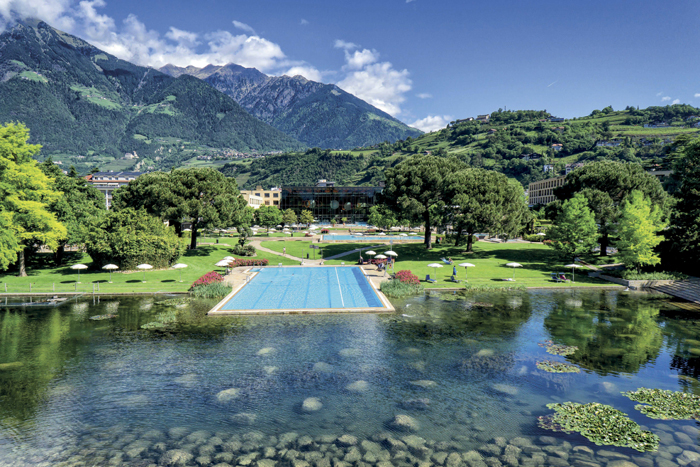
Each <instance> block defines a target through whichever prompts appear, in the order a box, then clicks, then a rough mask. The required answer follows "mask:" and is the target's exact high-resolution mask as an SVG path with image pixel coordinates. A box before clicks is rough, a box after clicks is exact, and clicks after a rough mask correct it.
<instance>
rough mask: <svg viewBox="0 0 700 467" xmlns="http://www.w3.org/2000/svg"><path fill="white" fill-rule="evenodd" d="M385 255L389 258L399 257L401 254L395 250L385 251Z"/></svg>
mask: <svg viewBox="0 0 700 467" xmlns="http://www.w3.org/2000/svg"><path fill="white" fill-rule="evenodd" d="M384 254H385V255H389V256H399V254H398V253H397V252H395V251H394V250H389V251H385V252H384Z"/></svg>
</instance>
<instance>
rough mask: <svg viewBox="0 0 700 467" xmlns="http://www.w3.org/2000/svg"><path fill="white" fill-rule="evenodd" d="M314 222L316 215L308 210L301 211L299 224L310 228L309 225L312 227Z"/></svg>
mask: <svg viewBox="0 0 700 467" xmlns="http://www.w3.org/2000/svg"><path fill="white" fill-rule="evenodd" d="M313 221H314V215H313V213H312V212H311V211H309V210H308V209H305V210H303V211H301V215H300V216H299V222H301V223H302V224H306V225H307V226H309V225H311V223H312V222H313Z"/></svg>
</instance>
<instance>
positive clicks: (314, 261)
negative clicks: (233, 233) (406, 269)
mask: <svg viewBox="0 0 700 467" xmlns="http://www.w3.org/2000/svg"><path fill="white" fill-rule="evenodd" d="M312 238H314V237H306V238H305V239H304V240H307V239H312ZM262 241H263V240H252V241H251V242H250V244H251V245H253V247H255V249H256V250H260V251H264V252H267V253H272V254H273V255H277V256H284V257H285V258H289V259H293V260H296V261H299V262H300V263H301V261H304V265H307V264H308V265H320V264H321V261H327V260H329V259H339V258H342V257H343V256H348V255H352V254H355V253H359V252H361V251H365V250H371V249H373V248H380V247H382V246H386V245H381V244H380V245H372V246H366V247H362V248H355V249H354V250H352V251H346V252H345V253H340V254H338V255H333V256H329V257H328V258H323V259H302V258H298V257H296V256H292V255H290V254H286V255H285V254H282V253H280V252H279V251H274V250H271V249H269V248H265V247H264V246H262V245H261V242H262ZM264 241H269V240H264ZM285 241H290V240H285ZM292 241H294V240H292ZM299 241H301V240H299ZM307 241H308V240H307Z"/></svg>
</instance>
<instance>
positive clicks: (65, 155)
mask: <svg viewBox="0 0 700 467" xmlns="http://www.w3.org/2000/svg"><path fill="white" fill-rule="evenodd" d="M0 121H1V122H6V121H21V122H24V123H25V124H26V125H27V126H28V127H29V128H30V130H31V138H32V141H33V142H39V143H41V144H42V145H43V146H44V148H43V150H42V156H43V157H47V156H52V157H53V159H54V160H56V161H61V162H63V165H65V166H67V165H68V164H75V165H76V166H77V167H78V169H79V170H83V171H86V170H87V169H88V168H90V167H93V166H99V167H101V168H103V169H109V168H114V169H126V168H132V166H134V165H139V167H138V168H141V169H147V168H148V167H153V168H168V167H173V166H177V165H179V164H181V163H182V162H183V161H185V160H187V159H190V158H192V157H193V156H194V155H197V154H206V153H207V152H212V151H222V150H232V151H242V152H245V151H253V150H255V151H283V150H295V149H300V148H303V145H302V144H301V143H299V142H298V141H296V140H294V139H293V138H291V137H289V136H287V135H285V134H284V133H282V132H280V131H278V130H276V129H274V128H272V127H271V126H269V125H267V124H265V123H263V122H261V121H259V120H257V119H256V118H255V117H253V116H251V115H250V114H249V113H248V112H246V111H245V110H244V109H243V108H242V107H241V106H240V105H238V104H237V103H236V102H235V101H234V100H233V99H231V98H230V97H228V96H226V95H224V94H222V93H220V92H218V91H216V90H215V89H213V88H211V87H210V86H209V85H207V84H205V83H203V82H202V81H200V80H198V79H195V78H193V77H190V76H182V77H180V78H177V79H176V78H173V77H171V76H168V75H166V74H164V73H161V72H159V71H157V70H154V69H151V68H145V67H140V66H136V65H133V64H131V63H128V62H126V61H123V60H120V59H117V58H116V57H113V56H111V55H109V54H107V53H105V52H103V51H101V50H99V49H97V48H95V47H93V46H92V45H90V44H88V43H87V42H85V41H82V40H81V39H78V38H76V37H74V36H71V35H69V34H66V33H63V32H61V31H58V30H56V29H54V28H52V27H51V26H49V25H48V24H46V23H44V22H41V21H25V22H23V23H21V24H18V25H17V26H15V27H14V28H12V29H11V30H8V31H6V32H4V33H3V34H1V35H0ZM134 151H136V152H137V154H138V159H136V158H134V159H128V160H126V159H123V157H124V155H125V153H133V152H134ZM133 168H137V167H133Z"/></svg>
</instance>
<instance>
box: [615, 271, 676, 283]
mask: <svg viewBox="0 0 700 467" xmlns="http://www.w3.org/2000/svg"><path fill="white" fill-rule="evenodd" d="M620 276H621V277H622V278H623V279H626V280H628V281H632V280H647V281H665V280H668V281H673V280H676V281H679V280H683V279H686V278H687V277H688V276H686V275H685V274H681V273H680V272H664V271H659V272H636V271H622V273H621V274H620Z"/></svg>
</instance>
